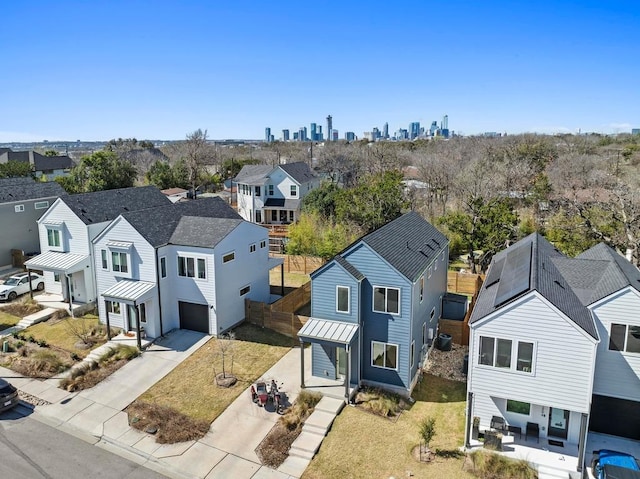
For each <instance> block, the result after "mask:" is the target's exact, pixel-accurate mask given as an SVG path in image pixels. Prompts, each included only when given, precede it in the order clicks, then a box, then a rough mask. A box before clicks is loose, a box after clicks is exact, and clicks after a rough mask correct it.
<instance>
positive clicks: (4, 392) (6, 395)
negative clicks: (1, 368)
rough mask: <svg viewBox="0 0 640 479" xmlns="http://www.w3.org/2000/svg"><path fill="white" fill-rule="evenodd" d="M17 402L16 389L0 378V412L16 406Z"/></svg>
mask: <svg viewBox="0 0 640 479" xmlns="http://www.w3.org/2000/svg"><path fill="white" fill-rule="evenodd" d="M19 402H20V399H19V398H18V390H17V389H16V388H15V387H13V386H12V385H11V384H10V383H8V382H7V381H5V380H4V379H0V412H4V411H6V410H7V409H11V408H12V407H14V406H17V405H18V403H19Z"/></svg>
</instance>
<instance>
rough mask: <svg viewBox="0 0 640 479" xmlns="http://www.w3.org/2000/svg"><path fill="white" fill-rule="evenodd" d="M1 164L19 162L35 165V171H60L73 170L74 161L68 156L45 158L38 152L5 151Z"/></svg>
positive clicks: (0, 153)
mask: <svg viewBox="0 0 640 479" xmlns="http://www.w3.org/2000/svg"><path fill="white" fill-rule="evenodd" d="M0 156H1V157H2V158H1V159H0V161H1V162H3V163H4V162H9V161H19V162H21V163H29V164H31V165H33V168H34V170H35V171H44V170H59V169H65V168H71V167H73V166H74V165H75V163H74V161H73V160H72V159H71V158H70V157H68V156H60V155H58V156H44V155H41V154H40V153H38V152H37V151H12V150H8V151H4V152H0Z"/></svg>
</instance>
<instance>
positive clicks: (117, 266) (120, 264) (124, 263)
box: [111, 251, 129, 273]
mask: <svg viewBox="0 0 640 479" xmlns="http://www.w3.org/2000/svg"><path fill="white" fill-rule="evenodd" d="M128 256H129V255H128V254H127V253H123V252H121V251H112V252H111V269H112V270H113V271H117V272H119V273H128V272H129V263H128Z"/></svg>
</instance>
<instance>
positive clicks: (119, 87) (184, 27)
mask: <svg viewBox="0 0 640 479" xmlns="http://www.w3.org/2000/svg"><path fill="white" fill-rule="evenodd" d="M0 18H2V25H3V26H2V39H1V40H0V61H1V62H2V65H3V73H2V75H0V142H1V141H41V140H44V139H48V140H61V139H66V140H75V139H82V140H103V139H110V138H117V137H136V138H138V139H145V138H148V139H181V138H184V137H185V135H186V134H187V133H189V132H191V131H193V130H195V129H197V128H202V129H207V130H208V132H209V136H210V137H211V138H214V139H220V138H262V137H263V136H264V128H265V126H269V127H271V128H272V132H273V133H274V134H275V136H276V138H277V137H278V136H279V135H280V133H281V130H282V129H283V128H288V129H290V130H292V131H293V130H297V129H298V128H299V127H300V126H307V128H309V123H311V122H316V123H318V124H322V125H326V122H325V118H326V116H327V115H328V114H331V115H332V116H333V124H334V128H336V129H338V130H339V131H340V137H341V138H342V137H343V134H344V132H345V131H347V130H349V131H354V132H355V133H356V135H358V136H360V135H362V132H363V131H369V130H371V128H372V127H374V126H378V127H379V128H382V125H383V124H384V122H388V123H389V128H390V130H391V131H394V130H396V129H397V128H399V127H402V128H407V126H408V124H409V122H411V121H420V122H421V123H422V124H426V125H427V126H428V124H430V123H431V121H433V120H438V121H440V119H441V118H442V116H443V115H444V114H448V115H449V128H450V129H453V130H456V131H459V132H462V133H464V134H473V133H478V132H484V131H499V132H509V133H517V132H524V131H537V132H560V131H568V132H577V131H578V129H581V130H582V131H599V132H604V133H616V132H625V131H629V130H630V129H631V128H632V127H635V128H639V127H640V62H639V61H638V45H640V2H638V1H637V0H636V1H617V0H605V1H597V2H596V1H590V0H583V1H565V0H556V1H545V0H540V1H537V2H534V1H524V0H523V1H520V0H513V1H491V0H487V1H475V0H474V1H466V2H465V1H446V2H444V1H439V2H430V1H426V0H421V1H402V0H400V1H397V2H391V1H384V2H383V1H375V0H369V1H366V2H364V1H356V0H351V1H347V2H343V1H322V0H316V1H312V2H304V1H299V0H298V1H296V2H291V1H277V2H262V1H243V0H236V1H233V0H229V1H227V0H211V1H189V0H186V1H180V2H178V1H177V0H175V1H161V0H158V1H153V2H152V1H136V0H127V1H118V0H110V1H108V2H107V1H66V0H58V1H55V2H53V1H46V0H31V1H28V2H27V1H4V2H2V3H1V4H0ZM325 128H326V126H325Z"/></svg>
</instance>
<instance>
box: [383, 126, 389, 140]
mask: <svg viewBox="0 0 640 479" xmlns="http://www.w3.org/2000/svg"><path fill="white" fill-rule="evenodd" d="M382 138H384V139H385V140H388V139H389V123H386V122H385V124H384V126H383V127H382Z"/></svg>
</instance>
